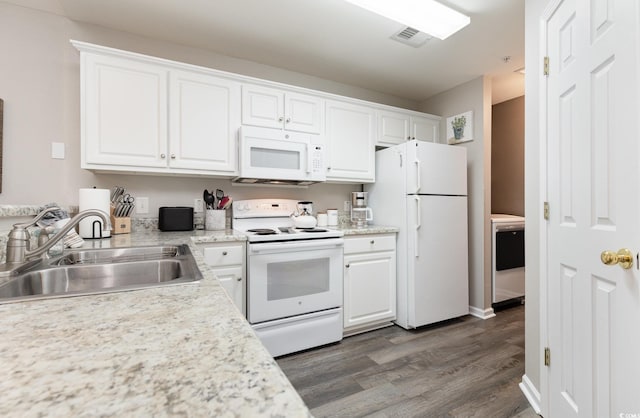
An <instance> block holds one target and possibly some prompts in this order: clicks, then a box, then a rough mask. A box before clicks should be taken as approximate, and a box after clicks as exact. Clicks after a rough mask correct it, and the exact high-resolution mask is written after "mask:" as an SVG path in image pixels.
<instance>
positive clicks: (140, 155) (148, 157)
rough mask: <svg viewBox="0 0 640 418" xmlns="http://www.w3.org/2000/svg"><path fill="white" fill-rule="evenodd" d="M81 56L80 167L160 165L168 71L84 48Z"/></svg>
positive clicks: (163, 152)
mask: <svg viewBox="0 0 640 418" xmlns="http://www.w3.org/2000/svg"><path fill="white" fill-rule="evenodd" d="M82 60H83V65H82V70H83V74H82V90H83V91H82V92H81V95H82V99H83V100H82V104H81V106H82V112H81V114H82V148H83V153H82V161H81V165H82V167H83V168H95V166H92V165H94V164H97V165H103V164H104V165H114V166H129V167H166V166H167V159H166V153H167V149H166V148H167V123H166V121H167V78H168V76H167V74H168V71H167V70H166V69H163V68H162V67H160V66H156V65H152V64H147V63H142V62H138V61H135V60H128V59H124V58H116V57H111V56H101V55H95V54H90V53H83V56H82Z"/></svg>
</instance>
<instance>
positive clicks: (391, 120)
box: [376, 110, 411, 145]
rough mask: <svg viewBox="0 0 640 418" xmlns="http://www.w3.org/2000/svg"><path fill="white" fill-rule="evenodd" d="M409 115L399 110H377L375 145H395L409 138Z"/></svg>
mask: <svg viewBox="0 0 640 418" xmlns="http://www.w3.org/2000/svg"><path fill="white" fill-rule="evenodd" d="M410 119H411V118H410V116H409V115H407V114H404V113H400V112H390V111H388V110H381V111H379V112H378V140H377V141H376V145H396V144H401V143H403V142H405V141H407V140H408V139H411V135H410V133H409V129H410V122H411V121H410Z"/></svg>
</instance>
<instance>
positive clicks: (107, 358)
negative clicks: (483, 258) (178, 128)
mask: <svg viewBox="0 0 640 418" xmlns="http://www.w3.org/2000/svg"><path fill="white" fill-rule="evenodd" d="M192 237H193V238H192ZM114 238H115V239H114ZM243 238H244V237H241V236H240V235H238V234H237V233H236V232H235V231H206V232H205V231H202V232H200V231H197V232H195V233H194V231H187V232H173V233H171V232H155V233H154V232H146V233H139V234H127V235H126V236H125V235H120V236H114V237H112V238H111V239H105V240H101V241H87V243H86V244H85V245H86V246H89V247H102V246H110V247H115V246H122V245H150V244H169V243H189V244H190V247H191V249H192V252H193V253H194V256H195V258H196V260H197V262H198V266H199V268H200V270H201V271H202V273H203V275H204V279H203V280H201V281H200V282H199V283H192V284H183V285H176V286H168V287H162V288H153V289H146V290H136V291H129V292H121V293H112V294H105V295H92V296H81V297H71V298H61V299H51V300H43V301H32V302H20V303H12V304H5V305H0V324H1V329H3V338H2V339H0V365H1V367H2V369H3V378H2V379H0V416H16V417H17V416H20V417H31V416H33V417H35V416H49V417H57V416H65V417H66V416H78V417H89V416H154V417H164V416H176V415H184V416H216V417H246V416H252V417H254V416H255V417H262V416H264V417H276V416H282V417H284V416H287V417H289V416H295V417H308V416H311V415H310V413H309V410H308V409H307V407H306V406H305V405H304V403H303V401H302V400H301V399H300V397H299V395H298V394H297V392H296V391H295V389H294V388H293V387H292V386H291V384H290V382H289V381H288V380H287V378H286V377H285V376H284V374H283V373H282V371H281V370H280V368H279V367H278V365H277V363H276V362H275V360H274V359H273V358H272V357H271V356H270V355H269V353H268V352H267V350H266V349H265V348H264V346H263V345H262V344H261V343H260V341H259V340H258V338H257V337H256V336H255V334H254V333H253V330H252V329H251V327H250V326H249V324H248V323H247V322H246V320H245V319H244V317H243V316H242V315H241V313H240V312H239V311H238V310H237V309H236V308H235V306H234V305H233V303H232V302H231V300H230V299H229V297H228V296H227V294H226V292H224V290H223V289H222V287H221V286H220V285H219V284H218V282H217V280H216V279H215V278H214V277H213V274H212V273H211V271H210V269H209V268H208V267H207V266H206V264H205V263H204V261H203V259H202V256H201V255H200V252H199V251H198V249H197V245H196V244H197V243H203V242H218V241H237V240H242V239H243Z"/></svg>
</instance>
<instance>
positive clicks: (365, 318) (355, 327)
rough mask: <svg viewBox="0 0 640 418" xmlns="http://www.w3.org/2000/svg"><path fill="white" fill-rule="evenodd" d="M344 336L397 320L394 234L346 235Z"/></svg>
mask: <svg viewBox="0 0 640 418" xmlns="http://www.w3.org/2000/svg"><path fill="white" fill-rule="evenodd" d="M344 241H345V244H344V335H351V334H356V333H358V332H364V331H369V330H371V329H375V328H379V327H381V326H386V325H389V324H390V323H391V321H393V320H394V319H396V235H395V234H380V235H367V236H356V237H345V240H344Z"/></svg>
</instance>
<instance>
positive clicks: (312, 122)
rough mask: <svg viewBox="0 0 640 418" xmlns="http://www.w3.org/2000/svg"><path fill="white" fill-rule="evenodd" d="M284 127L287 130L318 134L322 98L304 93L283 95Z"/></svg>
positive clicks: (320, 121)
mask: <svg viewBox="0 0 640 418" xmlns="http://www.w3.org/2000/svg"><path fill="white" fill-rule="evenodd" d="M284 104H285V106H284V117H285V119H284V122H285V123H284V128H285V129H286V130H289V131H297V132H305V133H310V134H319V133H320V128H321V123H322V113H323V108H322V99H320V98H319V97H314V96H308V95H306V94H298V93H288V92H287V93H286V94H285V96H284Z"/></svg>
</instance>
